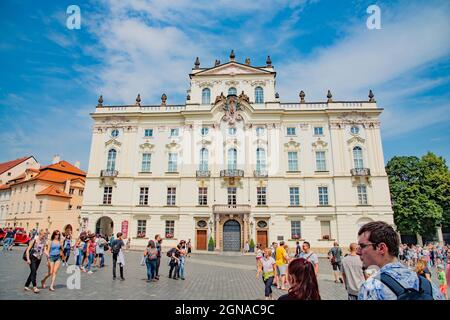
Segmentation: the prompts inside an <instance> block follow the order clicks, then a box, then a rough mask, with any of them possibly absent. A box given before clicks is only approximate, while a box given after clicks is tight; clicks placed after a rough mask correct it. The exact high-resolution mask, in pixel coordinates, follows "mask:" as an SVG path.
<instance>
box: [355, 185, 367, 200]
mask: <svg viewBox="0 0 450 320" xmlns="http://www.w3.org/2000/svg"><path fill="white" fill-rule="evenodd" d="M357 189H358V203H359V204H360V205H366V204H367V187H366V185H364V184H360V185H358V186H357Z"/></svg>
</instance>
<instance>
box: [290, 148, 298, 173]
mask: <svg viewBox="0 0 450 320" xmlns="http://www.w3.org/2000/svg"><path fill="white" fill-rule="evenodd" d="M288 171H298V158H297V152H288Z"/></svg>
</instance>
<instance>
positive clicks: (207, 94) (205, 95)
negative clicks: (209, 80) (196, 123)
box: [202, 88, 211, 104]
mask: <svg viewBox="0 0 450 320" xmlns="http://www.w3.org/2000/svg"><path fill="white" fill-rule="evenodd" d="M210 103H211V90H209V89H208V88H205V89H203V90H202V104H210Z"/></svg>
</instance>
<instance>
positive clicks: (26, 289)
mask: <svg viewBox="0 0 450 320" xmlns="http://www.w3.org/2000/svg"><path fill="white" fill-rule="evenodd" d="M23 290H24V291H31V289H30V288H28V287H24V288H23Z"/></svg>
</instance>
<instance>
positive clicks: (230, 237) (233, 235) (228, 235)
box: [223, 220, 241, 251]
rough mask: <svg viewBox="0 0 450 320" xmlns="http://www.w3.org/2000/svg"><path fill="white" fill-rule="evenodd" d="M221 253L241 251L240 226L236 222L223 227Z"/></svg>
mask: <svg viewBox="0 0 450 320" xmlns="http://www.w3.org/2000/svg"><path fill="white" fill-rule="evenodd" d="M223 251H241V225H240V224H239V222H237V221H236V220H228V221H227V222H225V224H224V225H223Z"/></svg>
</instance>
